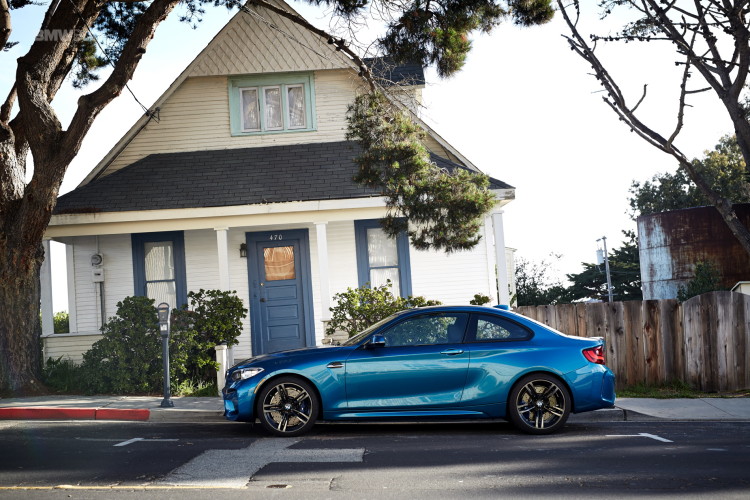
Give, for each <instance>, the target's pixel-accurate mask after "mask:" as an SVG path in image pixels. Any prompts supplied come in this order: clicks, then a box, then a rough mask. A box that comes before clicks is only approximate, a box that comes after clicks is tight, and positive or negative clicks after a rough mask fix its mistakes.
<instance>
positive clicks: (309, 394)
mask: <svg viewBox="0 0 750 500" xmlns="http://www.w3.org/2000/svg"><path fill="white" fill-rule="evenodd" d="M258 399H259V401H258V417H259V419H260V423H261V425H262V426H263V428H264V429H266V430H267V431H268V432H270V433H271V434H275V435H277V436H286V437H290V436H299V435H300V434H303V433H305V432H307V431H309V430H310V429H311V428H312V426H313V425H315V420H316V418H317V415H318V411H319V409H320V403H319V401H318V396H317V394H316V393H315V390H314V389H313V388H312V386H311V385H310V384H309V383H308V382H306V381H304V380H302V379H298V378H296V377H281V378H278V379H276V380H272V381H271V382H269V383H267V384H266V385H265V386H264V387H263V389H262V390H261V391H260V397H259V398H258Z"/></svg>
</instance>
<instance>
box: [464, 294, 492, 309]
mask: <svg viewBox="0 0 750 500" xmlns="http://www.w3.org/2000/svg"><path fill="white" fill-rule="evenodd" d="M490 302H492V299H491V298H489V297H488V296H487V295H485V294H483V293H475V294H474V298H473V299H471V300H470V301H469V304H471V305H473V306H483V305H485V304H489V303H490Z"/></svg>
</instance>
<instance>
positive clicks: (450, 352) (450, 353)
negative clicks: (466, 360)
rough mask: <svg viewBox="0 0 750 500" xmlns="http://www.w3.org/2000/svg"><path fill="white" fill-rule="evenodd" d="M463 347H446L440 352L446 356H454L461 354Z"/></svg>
mask: <svg viewBox="0 0 750 500" xmlns="http://www.w3.org/2000/svg"><path fill="white" fill-rule="evenodd" d="M463 353H464V350H463V349H446V350H444V351H442V352H441V353H440V354H445V355H446V356H455V355H456V354H463Z"/></svg>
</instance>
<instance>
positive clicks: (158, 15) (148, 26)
mask: <svg viewBox="0 0 750 500" xmlns="http://www.w3.org/2000/svg"><path fill="white" fill-rule="evenodd" d="M178 3H179V0H154V1H153V2H152V3H151V5H149V6H148V8H147V9H146V11H145V12H144V13H143V14H142V15H141V16H140V17H139V18H138V21H137V23H136V25H135V28H134V29H133V32H132V34H131V35H130V38H129V39H128V41H127V43H126V44H125V47H124V48H123V50H122V54H121V56H120V59H119V60H118V61H117V63H116V64H115V67H114V70H113V71H112V73H111V74H110V76H109V78H107V80H106V81H105V82H104V83H103V84H102V85H101V87H99V88H98V89H97V90H95V91H94V92H92V93H90V94H88V95H85V96H83V97H81V98H80V99H79V100H78V108H77V109H76V112H75V114H74V115H73V119H72V120H71V122H70V126H69V127H68V130H67V131H65V132H64V133H63V134H62V138H61V147H60V154H61V155H62V156H63V158H61V161H63V162H64V163H65V164H67V163H68V162H70V161H71V160H72V159H73V157H74V156H75V155H76V154H77V152H78V150H79V149H80V147H81V142H82V141H83V138H84V137H85V136H86V133H87V132H88V130H89V128H90V127H91V124H92V123H93V121H94V119H95V118H96V117H97V116H98V114H99V112H100V111H101V110H102V109H104V107H105V106H106V105H107V104H109V103H110V102H111V101H112V100H113V99H114V98H115V97H117V96H118V95H120V93H121V92H122V89H123V88H124V87H125V85H126V84H127V82H128V81H129V80H130V79H131V78H132V77H133V73H134V72H135V68H136V67H137V66H138V63H139V61H140V59H141V57H143V54H145V53H146V47H147V46H148V44H149V42H150V41H151V39H152V38H153V36H154V31H155V30H156V27H157V26H158V25H159V23H161V22H162V21H163V20H164V19H165V18H166V17H167V15H168V14H169V13H170V12H171V11H172V9H174V7H175V6H176V5H177V4H178Z"/></svg>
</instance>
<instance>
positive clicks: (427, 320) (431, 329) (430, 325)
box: [381, 313, 469, 347]
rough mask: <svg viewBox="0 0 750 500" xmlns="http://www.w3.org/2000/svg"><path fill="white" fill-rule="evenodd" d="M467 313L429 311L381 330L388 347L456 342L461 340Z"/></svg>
mask: <svg viewBox="0 0 750 500" xmlns="http://www.w3.org/2000/svg"><path fill="white" fill-rule="evenodd" d="M468 321H469V315H468V314H466V313H431V314H423V315H419V316H414V317H411V318H407V319H405V320H404V321H402V322H400V323H399V324H397V325H394V326H393V327H391V328H389V329H387V330H386V331H384V332H382V334H381V335H383V336H384V337H385V345H386V346H388V347H399V346H410V345H434V344H456V343H460V342H462V341H463V337H464V332H465V331H466V324H467V323H468Z"/></svg>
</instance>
